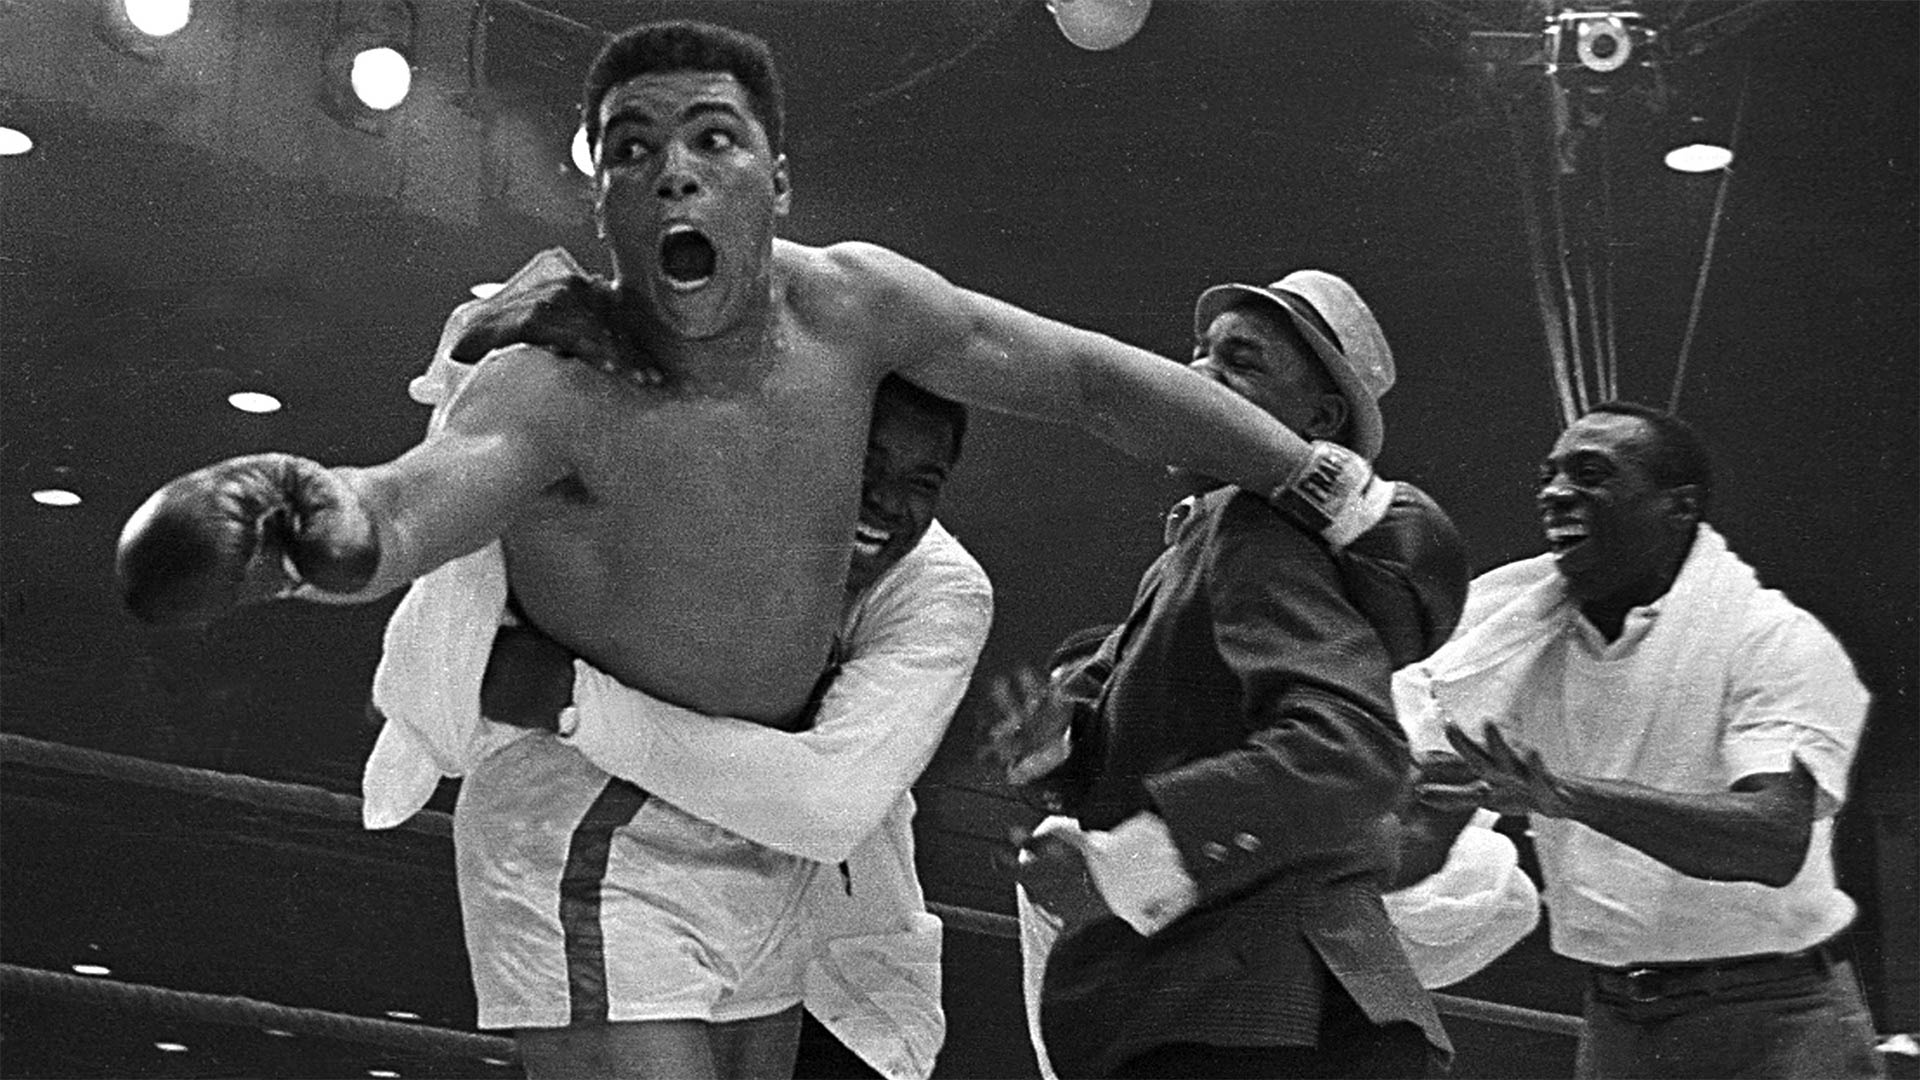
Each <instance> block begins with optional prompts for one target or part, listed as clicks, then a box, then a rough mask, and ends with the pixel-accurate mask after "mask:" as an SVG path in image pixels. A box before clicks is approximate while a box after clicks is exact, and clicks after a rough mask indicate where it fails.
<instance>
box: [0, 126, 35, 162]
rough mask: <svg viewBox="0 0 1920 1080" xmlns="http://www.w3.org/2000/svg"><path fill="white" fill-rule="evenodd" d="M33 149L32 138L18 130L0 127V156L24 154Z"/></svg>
mask: <svg viewBox="0 0 1920 1080" xmlns="http://www.w3.org/2000/svg"><path fill="white" fill-rule="evenodd" d="M32 149H33V137H32V136H31V135H28V134H27V133H26V132H24V131H21V130H20V129H19V128H10V127H0V155H5V156H12V155H14V154H24V153H27V152H28V151H30V150H32Z"/></svg>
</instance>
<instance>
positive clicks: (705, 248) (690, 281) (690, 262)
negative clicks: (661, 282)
mask: <svg viewBox="0 0 1920 1080" xmlns="http://www.w3.org/2000/svg"><path fill="white" fill-rule="evenodd" d="M718 260H719V253H718V252H716V251H715V250H714V248H713V241H711V240H709V239H707V236H706V234H705V233H703V232H701V231H700V230H698V229H696V228H693V227H692V226H690V225H676V226H674V227H673V228H671V229H669V230H667V235H666V236H665V237H663V238H662V239H661V241H660V272H661V273H663V274H665V275H666V278H667V281H668V282H669V283H671V284H672V285H673V287H674V288H676V289H681V290H690V289H697V288H699V287H701V286H702V285H705V284H706V283H707V282H709V281H711V280H713V268H714V264H715V263H716V262H717V261H718Z"/></svg>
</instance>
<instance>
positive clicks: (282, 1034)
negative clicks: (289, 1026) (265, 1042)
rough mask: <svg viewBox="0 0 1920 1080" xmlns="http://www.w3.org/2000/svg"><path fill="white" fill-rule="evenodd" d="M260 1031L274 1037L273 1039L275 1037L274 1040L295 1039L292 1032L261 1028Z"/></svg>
mask: <svg viewBox="0 0 1920 1080" xmlns="http://www.w3.org/2000/svg"><path fill="white" fill-rule="evenodd" d="M260 1030H261V1031H263V1032H265V1033H267V1034H268V1035H271V1036H273V1037H274V1038H276V1039H291V1038H293V1032H291V1031H283V1030H281V1029H280V1028H261V1029H260Z"/></svg>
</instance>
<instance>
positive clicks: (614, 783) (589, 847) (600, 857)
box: [560, 780, 647, 1024]
mask: <svg viewBox="0 0 1920 1080" xmlns="http://www.w3.org/2000/svg"><path fill="white" fill-rule="evenodd" d="M646 801H647V793H646V792H645V791H642V790H641V789H640V787H639V786H638V785H636V784H632V783H629V782H627V781H625V780H609V781H607V786H606V787H605V788H603V789H602V790H601V792H600V796H599V797H598V798H596V799H594V800H593V805H592V806H589V807H587V813H586V816H585V817H583V818H581V819H580V824H579V825H577V826H575V827H574V830H573V838H572V840H570V841H569V842H568V844H567V868H566V871H565V872H564V873H562V874H561V876H560V930H561V932H562V933H563V934H564V935H565V938H566V951H567V999H568V1003H569V1005H570V1006H571V1010H572V1019H573V1023H576V1024H584V1023H606V1020H607V938H606V932H605V931H604V930H603V928H602V927H601V925H600V896H601V885H602V883H604V882H605V881H606V878H607V859H608V856H609V855H610V854H611V852H612V851H613V833H614V830H615V829H618V828H620V827H621V826H623V825H625V824H627V823H628V822H630V821H632V820H633V816H634V815H635V814H637V813H639V812H640V807H641V806H643V805H644V804H645V803H646Z"/></svg>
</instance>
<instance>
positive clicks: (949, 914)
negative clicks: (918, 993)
mask: <svg viewBox="0 0 1920 1080" xmlns="http://www.w3.org/2000/svg"><path fill="white" fill-rule="evenodd" d="M0 762H5V763H8V764H16V763H17V764H23V765H32V766H38V767H41V768H48V769H58V770H61V771H63V772H70V773H78V774H83V775H89V776H100V777H105V778H108V779H113V780H124V781H127V782H129V783H134V784H140V785H143V786H147V787H154V788H161V789H164V790H167V791H177V792H182V793H185V794H191V795H199V796H206V797H212V798H220V799H229V800H233V801H236V802H243V803H247V804H248V805H251V806H258V807H263V808H266V809H272V810H292V811H295V812H298V813H302V814H307V815H310V816H313V817H320V818H327V819H329V820H337V821H351V822H354V823H355V824H358V823H359V822H360V800H359V799H358V798H355V797H354V796H351V795H340V794H337V793H335V792H331V791H327V790H325V789H324V788H317V787H312V786H310V785H307V784H289V783H286V782H284V781H278V780H262V779H260V778H259V777H255V776H245V775H242V774H239V773H223V772H217V771H215V770H212V769H196V768H189V767H187V766H184V765H173V764H169V763H166V762H159V761H147V760H144V759H142V758H136V757H128V756H125V755H123V754H111V753H107V752H106V751H103V750H88V749H85V748H82V747H78V746H67V745H64V744H61V743H52V742H43V741H41V740H39V739H30V738H27V737H26V736H24V735H15V734H12V733H10V732H0ZM398 828H401V829H406V830H408V831H412V832H420V833H425V834H427V835H430V836H441V837H449V838H450V837H452V835H453V817H452V815H450V814H448V813H446V812H444V811H440V810H422V811H420V812H419V813H417V814H415V815H414V816H413V817H411V818H408V819H407V820H406V821H405V822H404V823H402V824H401V825H400V826H398ZM927 910H928V911H930V912H932V913H933V914H935V915H938V916H939V917H940V919H941V921H942V922H944V923H946V924H947V925H948V926H950V927H952V928H953V929H955V930H959V931H961V932H963V933H969V934H975V935H978V936H981V937H992V938H1003V939H1008V940H1013V941H1018V940H1019V939H1020V922H1019V920H1017V919H1015V918H1014V917H1013V916H1011V915H1002V914H999V913H997V912H991V911H980V910H978V909H976V908H966V907H956V906H954V905H952V904H942V903H938V902H935V901H931V900H930V901H928V902H927ZM21 970H32V969H21ZM46 974H57V973H46ZM62 977H63V978H64V977H65V976H62ZM72 978H80V977H78V976H73V977H72ZM81 981H82V982H85V983H88V984H93V983H97V982H99V981H100V980H96V979H92V978H83V979H81ZM120 985H131V984H120ZM163 992H165V993H178V991H163ZM197 996H200V997H207V996H210V995H197ZM227 1000H231V1001H246V1000H247V999H245V998H233V999H227ZM1433 1000H1434V1003H1435V1006H1436V1007H1437V1008H1438V1009H1439V1010H1440V1013H1441V1014H1442V1015H1444V1016H1452V1017H1457V1018H1459V1019H1462V1020H1478V1021H1482V1022H1485V1023H1492V1024H1502V1025H1506V1026H1509V1027H1517V1028H1525V1029H1526V1030H1529V1031H1539V1032H1545V1033H1547V1034H1551V1035H1572V1036H1578V1035H1579V1034H1580V1032H1581V1030H1582V1029H1583V1028H1584V1027H1585V1021H1583V1020H1581V1019H1580V1018H1579V1017H1577V1016H1570V1015H1567V1014H1566V1013H1555V1012H1546V1011H1543V1010H1540V1009H1528V1008H1523V1007H1521V1006H1519V1005H1506V1004H1502V1003H1500V1002H1497V1001H1481V1000H1479V999H1477V998H1465V997H1458V996H1456V995H1453V994H1439V993H1436V994H1434V995H1433ZM251 1004H255V1005H260V1006H262V1007H263V1008H269V1009H284V1008H288V1006H283V1005H266V1004H265V1003H262V1002H252V1003H251ZM299 1011H303V1012H315V1011H314V1010H299ZM315 1015H318V1016H334V1015H338V1014H334V1013H325V1012H315ZM350 1019H351V1018H350ZM235 1022H239V1023H248V1024H251V1023H255V1022H256V1021H254V1020H251V1019H249V1020H244V1021H235ZM365 1022H366V1023H379V1024H385V1025H386V1026H388V1027H394V1028H398V1029H399V1030H401V1031H404V1032H408V1033H414V1034H417V1033H419V1032H421V1031H424V1030H429V1029H425V1028H420V1027H418V1026H415V1025H408V1024H393V1023H389V1022H387V1021H374V1020H367V1021H365ZM268 1026H274V1025H268ZM277 1026H280V1027H287V1025H285V1024H280V1025H277ZM288 1030H292V1029H291V1028H288ZM452 1034H455V1035H459V1034H462V1033H461V1032H453V1033H452ZM343 1037H344V1036H343ZM468 1037H469V1038H475V1039H484V1038H489V1036H482V1035H471V1036H468ZM492 1056H498V1055H497V1054H496V1055H492Z"/></svg>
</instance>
